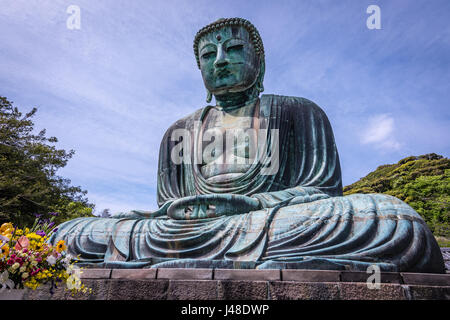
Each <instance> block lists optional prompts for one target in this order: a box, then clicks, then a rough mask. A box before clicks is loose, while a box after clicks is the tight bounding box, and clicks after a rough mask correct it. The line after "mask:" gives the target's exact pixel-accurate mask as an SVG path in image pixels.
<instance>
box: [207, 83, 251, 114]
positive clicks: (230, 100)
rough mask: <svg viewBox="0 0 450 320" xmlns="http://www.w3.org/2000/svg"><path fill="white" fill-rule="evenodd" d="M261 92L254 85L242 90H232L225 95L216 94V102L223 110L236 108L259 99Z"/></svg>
mask: <svg viewBox="0 0 450 320" xmlns="http://www.w3.org/2000/svg"><path fill="white" fill-rule="evenodd" d="M258 95H259V92H258V90H256V88H255V87H254V86H253V87H251V88H249V89H247V90H245V91H242V92H232V93H227V94H224V95H216V96H215V98H216V104H217V106H218V107H221V108H222V109H223V110H225V111H226V110H234V109H236V108H240V107H243V106H245V105H249V104H252V103H254V102H255V101H256V100H257V99H258Z"/></svg>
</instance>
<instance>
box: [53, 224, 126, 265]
mask: <svg viewBox="0 0 450 320" xmlns="http://www.w3.org/2000/svg"><path fill="white" fill-rule="evenodd" d="M117 222H118V219H110V218H78V219H74V220H70V221H67V222H64V223H62V224H61V225H59V226H58V230H57V231H56V232H55V233H54V234H53V235H52V237H51V238H50V243H52V244H55V243H57V242H58V241H59V240H64V241H65V243H66V244H67V247H68V253H69V254H71V255H72V256H75V257H78V261H79V262H81V263H101V262H103V261H104V259H105V255H106V254H107V251H108V244H109V242H110V240H111V235H112V233H113V230H114V227H115V225H116V223H117Z"/></svg>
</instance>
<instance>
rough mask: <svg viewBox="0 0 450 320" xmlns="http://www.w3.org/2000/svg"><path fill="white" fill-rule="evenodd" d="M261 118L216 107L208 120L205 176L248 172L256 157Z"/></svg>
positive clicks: (204, 137)
mask: <svg viewBox="0 0 450 320" xmlns="http://www.w3.org/2000/svg"><path fill="white" fill-rule="evenodd" d="M257 127H258V119H257V118H255V117H253V116H251V113H250V112H247V113H244V112H242V113H233V114H230V113H226V112H221V111H217V110H213V111H212V112H210V113H208V116H207V117H206V118H205V119H204V123H203V130H202V135H201V138H202V142H201V144H202V165H201V170H202V173H203V175H204V177H205V178H212V177H216V176H222V178H223V175H227V177H228V178H230V177H235V176H236V175H240V174H242V173H244V172H246V171H247V170H248V169H249V168H250V166H251V164H252V162H253V161H252V159H253V157H254V156H255V153H256V149H255V148H254V146H256V143H257V142H256V138H257Z"/></svg>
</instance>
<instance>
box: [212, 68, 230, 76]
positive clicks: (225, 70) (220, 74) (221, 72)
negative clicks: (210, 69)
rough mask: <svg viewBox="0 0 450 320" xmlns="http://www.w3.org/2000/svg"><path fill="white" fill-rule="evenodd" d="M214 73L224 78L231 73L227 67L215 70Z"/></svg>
mask: <svg viewBox="0 0 450 320" xmlns="http://www.w3.org/2000/svg"><path fill="white" fill-rule="evenodd" d="M215 74H216V76H217V77H219V78H225V77H228V76H229V75H230V74H231V72H230V71H229V70H227V69H220V70H217V71H216V72H215Z"/></svg>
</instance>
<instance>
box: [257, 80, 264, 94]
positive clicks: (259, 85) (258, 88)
mask: <svg viewBox="0 0 450 320" xmlns="http://www.w3.org/2000/svg"><path fill="white" fill-rule="evenodd" d="M256 90H258V92H263V91H264V86H263V84H262V81H258V83H257V84H256Z"/></svg>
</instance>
